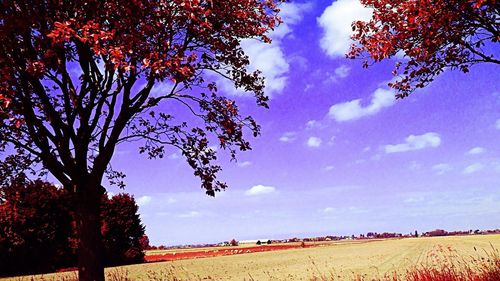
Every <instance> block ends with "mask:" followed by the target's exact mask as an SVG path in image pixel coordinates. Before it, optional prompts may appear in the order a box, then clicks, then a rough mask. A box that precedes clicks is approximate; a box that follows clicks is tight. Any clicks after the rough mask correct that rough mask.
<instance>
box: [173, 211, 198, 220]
mask: <svg viewBox="0 0 500 281" xmlns="http://www.w3.org/2000/svg"><path fill="white" fill-rule="evenodd" d="M200 216H201V213H200V212H198V211H190V212H187V213H184V214H180V215H178V216H177V217H179V218H197V217H200Z"/></svg>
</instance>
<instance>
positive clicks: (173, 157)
mask: <svg viewBox="0 0 500 281" xmlns="http://www.w3.org/2000/svg"><path fill="white" fill-rule="evenodd" d="M179 158H181V157H180V155H179V154H177V153H172V154H170V155H169V156H168V159H171V160H177V159H179Z"/></svg>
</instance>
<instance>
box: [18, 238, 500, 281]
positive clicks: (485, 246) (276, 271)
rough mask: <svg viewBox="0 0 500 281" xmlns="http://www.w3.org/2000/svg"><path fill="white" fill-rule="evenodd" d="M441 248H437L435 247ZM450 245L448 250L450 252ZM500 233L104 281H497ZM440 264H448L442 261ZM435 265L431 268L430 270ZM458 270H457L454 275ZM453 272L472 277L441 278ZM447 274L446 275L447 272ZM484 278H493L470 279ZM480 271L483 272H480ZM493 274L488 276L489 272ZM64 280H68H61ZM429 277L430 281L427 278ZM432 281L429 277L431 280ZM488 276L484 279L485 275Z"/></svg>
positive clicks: (186, 265) (243, 260) (120, 271)
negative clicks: (493, 265)
mask: <svg viewBox="0 0 500 281" xmlns="http://www.w3.org/2000/svg"><path fill="white" fill-rule="evenodd" d="M438 245H441V246H438ZM448 247H449V248H448ZM492 247H494V248H496V249H500V235H485V236H463V237H435V238H418V239H400V240H383V241H371V242H369V241H367V242H363V243H359V241H354V242H347V243H346V242H342V243H331V244H329V245H328V246H324V247H316V248H305V249H293V250H283V251H276V252H263V253H254V254H245V255H235V256H224V257H214V258H203V259H195V260H181V261H174V262H159V263H150V264H138V265H130V266H124V267H116V268H109V269H107V270H106V276H107V280H110V281H128V280H153V281H155V280H158V281H159V280H162V281H198V280H218V281H219V280H220V281H224V280H238V281H242V280H251V281H262V280H271V281H279V280H305V281H311V280H314V281H333V280H384V281H385V280H387V281H389V280H390V281H395V280H411V281H417V280H418V281H430V280H436V281H459V280H481V281H482V280H488V281H500V279H499V278H498V277H497V276H498V275H497V276H495V274H498V266H497V269H496V270H497V271H491V270H489V268H490V267H488V266H487V265H488V262H491V261H495V262H496V263H499V259H498V256H499V255H498V252H497V251H493V252H492V250H491V249H492ZM442 261H446V263H443V262H442ZM432 264H434V265H435V266H430V265H432ZM459 268H465V269H461V271H458V269H459ZM467 268H468V269H467ZM450 270H455V271H454V272H455V273H453V274H455V275H457V276H458V274H459V272H460V274H461V273H462V272H466V273H467V274H468V275H467V278H469V277H470V278H471V279H439V278H440V277H439V274H441V273H442V272H445V273H444V274H448V273H450V272H453V271H450ZM446 272H448V273H446ZM472 272H474V274H476V275H477V274H483V275H484V276H488V275H487V274H490V277H491V276H494V277H491V278H497V279H491V278H490V279H474V278H476V277H474V276H475V275H472ZM481 272H483V273H481ZM487 272H491V273H487ZM71 274H73V277H75V275H74V274H75V273H71V272H65V273H58V274H49V275H44V276H40V275H38V276H29V277H24V279H13V278H11V279H8V280H15V281H34V280H43V281H50V280H54V281H55V280H57V281H59V280H62V281H73V280H76V279H71ZM64 278H66V279H64ZM425 278H428V279H425ZM429 278H430V279H429ZM485 278H486V277H485Z"/></svg>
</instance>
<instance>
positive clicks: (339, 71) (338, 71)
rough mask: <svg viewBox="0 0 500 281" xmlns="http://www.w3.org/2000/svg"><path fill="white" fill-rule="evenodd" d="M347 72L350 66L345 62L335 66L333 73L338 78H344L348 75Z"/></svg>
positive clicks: (349, 70)
mask: <svg viewBox="0 0 500 281" xmlns="http://www.w3.org/2000/svg"><path fill="white" fill-rule="evenodd" d="M349 72H351V68H350V67H348V66H347V65H345V64H343V65H341V66H339V67H337V68H335V75H336V76H337V77H339V78H346V77H347V76H349Z"/></svg>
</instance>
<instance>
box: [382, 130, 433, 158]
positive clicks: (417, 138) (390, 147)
mask: <svg viewBox="0 0 500 281" xmlns="http://www.w3.org/2000/svg"><path fill="white" fill-rule="evenodd" d="M440 144H441V137H440V136H439V134H437V133H432V132H429V133H425V134H423V135H409V136H408V137H407V138H406V139H405V142H404V143H400V144H387V145H385V146H384V150H385V153H398V152H406V151H413V150H420V149H424V148H430V147H438V146H439V145H440Z"/></svg>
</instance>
